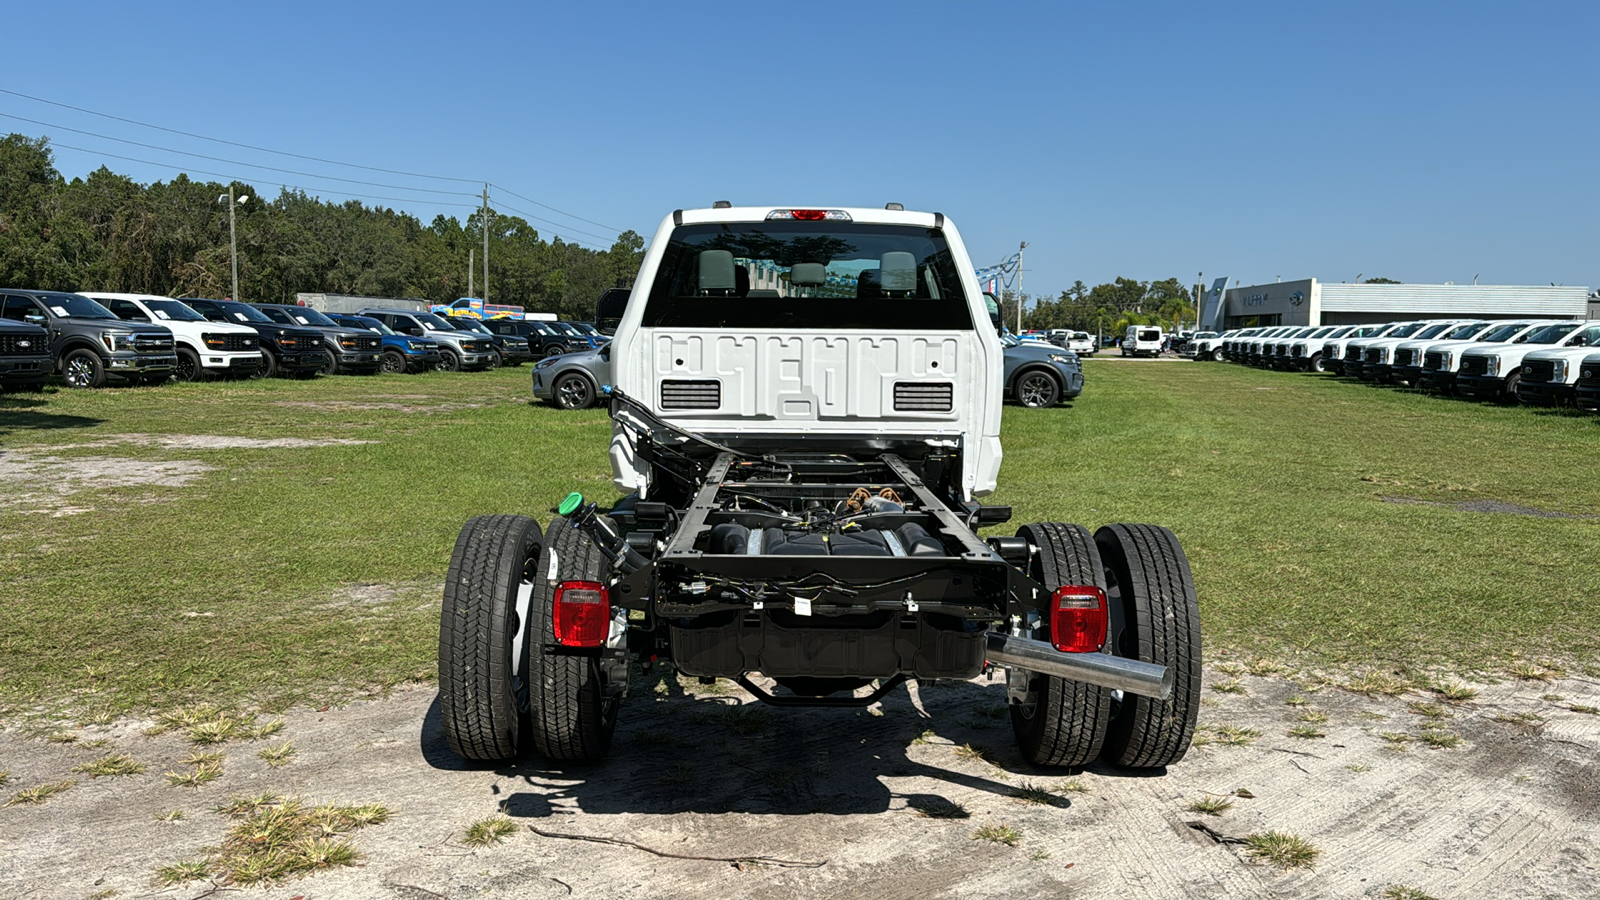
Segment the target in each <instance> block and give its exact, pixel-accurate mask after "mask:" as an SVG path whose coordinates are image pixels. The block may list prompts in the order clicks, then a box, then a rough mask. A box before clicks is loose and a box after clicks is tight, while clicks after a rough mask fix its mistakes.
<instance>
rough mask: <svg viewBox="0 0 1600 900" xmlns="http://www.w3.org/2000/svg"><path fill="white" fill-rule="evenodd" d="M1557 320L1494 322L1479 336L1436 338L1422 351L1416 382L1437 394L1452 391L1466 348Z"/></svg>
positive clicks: (1506, 339) (1504, 339) (1503, 339)
mask: <svg viewBox="0 0 1600 900" xmlns="http://www.w3.org/2000/svg"><path fill="white" fill-rule="evenodd" d="M1555 324H1558V322H1557V320H1555V319H1535V320H1531V321H1527V320H1525V321H1518V322H1495V323H1492V324H1491V325H1490V326H1489V327H1488V328H1487V329H1485V330H1484V331H1483V332H1482V333H1480V334H1479V335H1478V336H1477V337H1473V338H1463V339H1458V340H1450V341H1435V342H1434V343H1432V344H1430V345H1428V347H1426V348H1425V349H1424V350H1423V351H1422V371H1421V373H1420V374H1418V375H1417V386H1418V387H1420V388H1422V389H1423V390H1425V391H1430V392H1432V393H1436V394H1452V393H1454V392H1455V389H1456V370H1457V369H1459V368H1460V367H1461V354H1462V353H1463V352H1464V351H1466V350H1470V349H1472V348H1473V347H1478V346H1481V345H1484V344H1506V343H1510V342H1512V341H1515V340H1516V339H1517V338H1520V337H1522V336H1523V335H1525V334H1527V333H1529V332H1531V331H1535V330H1538V329H1540V328H1543V327H1544V326H1546V325H1555Z"/></svg>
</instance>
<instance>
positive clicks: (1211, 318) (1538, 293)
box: [1200, 278, 1593, 331]
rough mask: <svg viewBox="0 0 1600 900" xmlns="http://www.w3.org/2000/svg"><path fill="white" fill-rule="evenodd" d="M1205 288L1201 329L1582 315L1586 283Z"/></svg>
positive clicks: (1312, 283) (1306, 282)
mask: <svg viewBox="0 0 1600 900" xmlns="http://www.w3.org/2000/svg"><path fill="white" fill-rule="evenodd" d="M1225 284H1226V280H1225V279H1220V278H1219V279H1217V284H1215V285H1213V286H1212V288H1211V290H1209V291H1207V292H1206V297H1205V300H1206V302H1205V308H1204V309H1203V310H1201V312H1200V321H1201V322H1202V323H1203V325H1202V327H1203V328H1206V329H1209V330H1212V331H1225V330H1227V329H1229V328H1245V327H1251V326H1256V325H1356V324H1365V323H1368V322H1393V321H1396V320H1404V319H1512V318H1516V319H1522V318H1538V319H1583V318H1589V317H1591V315H1593V313H1591V309H1593V307H1592V306H1591V300H1590V298H1589V289H1588V288H1586V287H1557V286H1548V287H1531V286H1520V285H1503V284H1482V285H1479V284H1324V283H1323V282H1320V281H1318V280H1316V279H1315V278H1306V279H1302V280H1300V281H1280V282H1275V283H1273V284H1252V285H1247V286H1244V287H1231V288H1224V285H1225Z"/></svg>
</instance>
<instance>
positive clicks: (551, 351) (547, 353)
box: [544, 346, 562, 359]
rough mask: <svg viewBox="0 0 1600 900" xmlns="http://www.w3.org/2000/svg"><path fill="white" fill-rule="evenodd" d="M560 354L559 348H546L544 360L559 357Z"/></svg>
mask: <svg viewBox="0 0 1600 900" xmlns="http://www.w3.org/2000/svg"><path fill="white" fill-rule="evenodd" d="M561 352H562V351H561V348H560V347H555V346H550V347H546V348H544V358H545V359H549V358H550V357H552V356H560V355H561Z"/></svg>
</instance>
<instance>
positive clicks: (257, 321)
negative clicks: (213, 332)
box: [183, 299, 327, 378]
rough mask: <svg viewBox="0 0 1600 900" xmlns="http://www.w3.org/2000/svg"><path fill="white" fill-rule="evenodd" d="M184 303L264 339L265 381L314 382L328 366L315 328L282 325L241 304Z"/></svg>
mask: <svg viewBox="0 0 1600 900" xmlns="http://www.w3.org/2000/svg"><path fill="white" fill-rule="evenodd" d="M183 302H184V303H185V304H187V305H188V306H189V307H190V308H192V309H193V310H194V311H195V312H197V313H199V314H200V315H202V316H205V317H206V318H208V319H210V320H211V321H213V322H227V323H229V324H231V325H245V326H248V327H250V328H254V329H255V330H256V334H259V335H261V368H259V369H257V370H256V374H257V375H259V376H260V377H262V378H270V377H272V376H273V375H277V374H280V373H282V374H289V375H293V376H294V377H296V378H314V377H316V374H317V373H318V372H320V371H322V367H323V365H324V364H325V363H326V362H327V355H326V354H325V353H323V352H322V332H320V331H318V330H316V329H315V328H299V327H295V328H290V327H287V326H284V325H279V324H278V323H277V322H274V321H272V320H271V319H269V318H267V317H266V316H264V315H262V314H261V310H259V309H256V308H255V307H254V306H251V305H250V304H248V303H240V302H239V301H237V300H198V299H185V300H184V301H183Z"/></svg>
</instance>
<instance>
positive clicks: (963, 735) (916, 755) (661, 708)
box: [422, 670, 1117, 818]
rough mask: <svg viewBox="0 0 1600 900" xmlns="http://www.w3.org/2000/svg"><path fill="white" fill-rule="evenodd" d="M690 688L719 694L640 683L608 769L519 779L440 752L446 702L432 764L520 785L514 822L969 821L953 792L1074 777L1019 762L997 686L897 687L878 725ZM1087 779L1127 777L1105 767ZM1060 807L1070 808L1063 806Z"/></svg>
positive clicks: (532, 767)
mask: <svg viewBox="0 0 1600 900" xmlns="http://www.w3.org/2000/svg"><path fill="white" fill-rule="evenodd" d="M684 680H685V681H689V679H684ZM693 687H695V688H700V689H701V690H703V691H717V692H718V693H703V692H701V691H700V690H697V691H696V692H694V693H689V692H686V691H685V690H684V688H683V686H682V684H680V682H679V679H678V678H676V677H674V676H672V675H667V674H665V673H660V672H659V670H658V673H657V674H653V675H647V676H642V677H640V678H637V679H635V682H634V684H633V687H632V694H631V696H630V697H629V698H628V700H627V701H625V702H624V704H623V707H622V711H621V716H620V720H619V724H618V727H617V732H616V737H615V740H614V741H613V743H612V747H611V753H610V756H609V757H608V758H607V759H606V760H605V761H604V762H601V763H587V764H569V763H557V762H551V761H550V760H547V759H544V758H543V757H541V756H539V755H538V754H537V753H536V752H529V753H527V754H525V755H524V756H523V757H522V758H521V759H519V760H517V761H516V762H515V763H514V764H509V765H501V766H479V765H476V764H472V763H468V762H466V761H464V760H462V759H460V758H459V757H457V756H456V755H455V754H454V753H452V752H451V751H450V749H449V746H448V745H447V744H446V742H445V740H444V735H443V727H442V723H441V721H440V719H439V706H438V700H437V698H436V699H435V701H434V703H433V705H432V706H431V707H430V709H429V711H428V714H427V719H426V720H425V722H424V724H423V729H422V750H423V755H424V757H425V758H426V759H427V761H428V762H429V764H431V765H433V766H435V767H436V768H440V769H453V770H461V769H473V768H492V769H493V771H494V772H495V773H496V774H498V775H500V776H501V777H502V778H505V779H509V780H511V781H512V784H511V785H509V786H507V785H504V784H503V783H502V785H501V786H500V789H501V790H504V789H505V788H506V787H509V791H507V792H505V793H503V794H502V796H501V798H500V805H501V809H502V811H503V812H504V813H505V814H507V815H509V816H512V817H514V818H546V817H549V816H552V815H563V814H572V813H577V812H583V813H587V814H590V815H596V814H598V815H616V814H621V813H646V814H659V815H671V814H675V813H685V812H694V813H730V812H741V813H749V814H752V815H813V814H819V813H820V814H828V815H857V814H863V813H880V812H885V811H887V810H890V809H893V808H898V807H900V806H907V807H910V808H913V809H918V810H923V811H925V812H926V813H927V814H929V815H933V816H948V815H951V814H952V813H954V815H955V817H960V816H961V815H963V813H961V811H960V810H961V807H960V804H959V803H957V802H956V801H955V800H952V799H951V797H950V796H949V794H950V793H952V792H955V793H957V794H970V792H972V791H980V792H984V793H989V794H993V795H996V796H1001V797H1013V796H1016V791H1017V787H1018V786H1019V785H1022V784H1024V783H1026V782H1028V781H1029V780H1030V779H1046V778H1060V777H1062V776H1068V775H1072V774H1076V772H1077V770H1068V769H1044V768H1040V767H1036V766H1033V765H1031V764H1029V763H1027V762H1026V761H1024V760H1023V759H1022V758H1021V756H1020V754H1019V752H1018V751H1017V749H1016V747H1015V744H1014V742H1013V738H1012V734H1011V723H1010V718H1009V715H1010V714H1009V713H1008V712H1006V711H1005V689H1004V686H1003V683H1002V682H999V681H996V682H995V683H993V684H977V683H972V682H940V683H938V684H937V685H930V684H927V683H923V684H921V685H919V690H918V693H919V695H920V699H921V709H918V707H917V705H916V704H915V703H913V702H912V699H911V695H910V692H909V691H908V690H907V688H905V687H901V688H898V689H896V690H895V691H893V692H892V693H890V694H889V695H888V696H887V697H886V698H884V700H883V701H882V704H881V710H882V712H883V715H881V716H878V715H872V714H870V713H869V712H867V711H866V710H861V709H852V708H774V707H768V706H764V705H759V704H756V703H753V702H751V700H750V698H749V697H748V696H747V695H746V694H745V692H744V691H743V690H742V689H740V688H738V687H736V686H733V685H731V684H730V683H729V682H727V681H721V682H718V684H717V685H714V686H709V687H706V686H700V685H693ZM967 748H972V749H967ZM974 750H981V751H982V753H983V755H982V757H981V758H980V757H977V756H976V755H975V754H974ZM1089 771H1094V772H1097V773H1101V772H1103V773H1104V774H1115V773H1117V770H1113V769H1109V768H1106V769H1103V770H1102V769H1101V768H1100V767H1099V766H1098V764H1097V765H1095V766H1091V767H1090V769H1089ZM908 778H918V779H926V780H925V781H921V782H920V783H919V784H918V789H917V790H914V791H910V792H906V791H900V790H895V789H893V788H891V786H890V785H889V784H887V783H886V781H890V782H895V781H898V780H900V779H908ZM930 782H931V784H930ZM1055 803H1056V805H1057V806H1060V807H1063V808H1065V807H1068V806H1070V805H1071V801H1070V800H1069V799H1068V798H1066V797H1058V798H1057V799H1056V801H1055Z"/></svg>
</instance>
